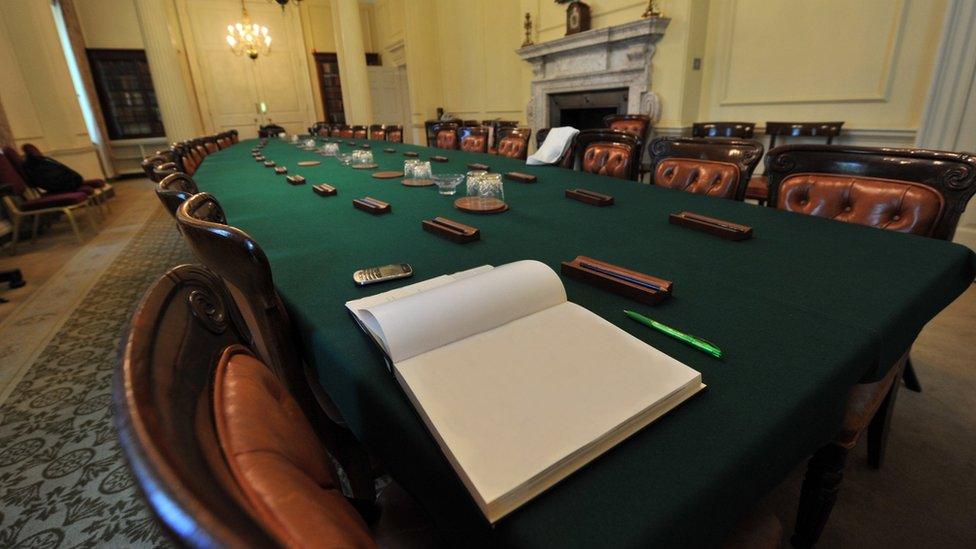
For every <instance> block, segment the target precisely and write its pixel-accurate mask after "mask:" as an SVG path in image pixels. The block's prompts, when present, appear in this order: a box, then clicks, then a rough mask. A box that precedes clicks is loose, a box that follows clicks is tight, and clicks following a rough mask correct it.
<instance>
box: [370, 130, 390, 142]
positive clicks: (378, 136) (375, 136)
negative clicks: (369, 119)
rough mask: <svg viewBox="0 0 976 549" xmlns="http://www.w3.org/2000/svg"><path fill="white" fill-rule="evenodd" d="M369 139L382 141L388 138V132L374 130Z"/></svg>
mask: <svg viewBox="0 0 976 549" xmlns="http://www.w3.org/2000/svg"><path fill="white" fill-rule="evenodd" d="M369 138H370V139H372V140H374V141H382V140H383V139H385V138H386V132H385V131H383V130H373V131H372V132H370V134H369Z"/></svg>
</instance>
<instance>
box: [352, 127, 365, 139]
mask: <svg viewBox="0 0 976 549" xmlns="http://www.w3.org/2000/svg"><path fill="white" fill-rule="evenodd" d="M352 137H353V139H366V129H365V128H361V129H356V130H353V131H352Z"/></svg>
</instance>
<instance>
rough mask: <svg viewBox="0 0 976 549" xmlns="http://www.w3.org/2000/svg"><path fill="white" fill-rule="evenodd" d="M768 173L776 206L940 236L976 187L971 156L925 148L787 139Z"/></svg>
mask: <svg viewBox="0 0 976 549" xmlns="http://www.w3.org/2000/svg"><path fill="white" fill-rule="evenodd" d="M766 174H767V176H768V177H769V192H770V201H771V203H772V204H774V205H775V206H776V207H777V208H779V209H782V210H788V211H794V212H799V213H805V214H809V215H816V216H818V217H827V218H831V219H836V220H838V221H846V222H850V223H857V224H861V225H869V226H873V227H878V228H882V229H888V230H894V231H900V232H910V233H914V234H921V235H925V236H931V237H933V238H938V239H941V240H951V239H952V237H953V235H954V234H955V231H956V226H957V225H958V224H959V216H960V215H961V214H962V212H963V211H964V210H965V209H966V204H967V203H968V202H969V200H970V199H971V198H972V197H973V194H974V193H976V156H973V155H970V154H963V153H953V152H942V151H932V150H925V149H893V148H883V147H850V146H837V145H786V146H780V147H776V148H775V149H772V150H770V151H769V153H768V154H767V155H766Z"/></svg>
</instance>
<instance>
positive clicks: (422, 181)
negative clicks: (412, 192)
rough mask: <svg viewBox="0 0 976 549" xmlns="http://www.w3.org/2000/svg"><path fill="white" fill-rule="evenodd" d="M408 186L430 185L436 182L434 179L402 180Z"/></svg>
mask: <svg viewBox="0 0 976 549" xmlns="http://www.w3.org/2000/svg"><path fill="white" fill-rule="evenodd" d="M402 183H403V184H404V185H406V186H407V187H430V186H431V185H433V184H434V180H433V179H404V180H403V181H402Z"/></svg>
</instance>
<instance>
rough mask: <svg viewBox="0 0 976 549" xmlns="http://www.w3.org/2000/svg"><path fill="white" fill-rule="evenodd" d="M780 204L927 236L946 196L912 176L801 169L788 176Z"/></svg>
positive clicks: (781, 189)
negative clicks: (899, 177) (907, 178)
mask: <svg viewBox="0 0 976 549" xmlns="http://www.w3.org/2000/svg"><path fill="white" fill-rule="evenodd" d="M776 207H777V208H779V209H781V210H787V211H791V212H798V213H803V214H807V215H815V216H818V217H826V218H830V219H835V220H837V221H846V222H848V223H857V224H859V225H868V226H871V227H877V228H879V229H887V230H890V231H898V232H903V233H913V234H918V235H922V236H928V235H930V234H931V233H932V230H933V229H934V228H935V225H936V223H938V221H939V218H940V217H941V215H942V210H943V207H944V200H943V198H942V195H941V194H939V193H938V192H937V191H936V190H935V189H933V188H931V187H928V186H925V185H922V184H919V183H912V182H910V181H900V180H897V179H880V178H874V177H858V176H849V175H835V174H824V173H798V174H793V175H790V176H788V177H786V178H785V179H783V181H782V183H781V184H780V188H779V195H778V199H777V204H776Z"/></svg>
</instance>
